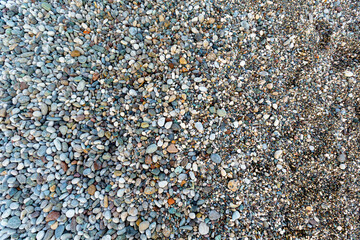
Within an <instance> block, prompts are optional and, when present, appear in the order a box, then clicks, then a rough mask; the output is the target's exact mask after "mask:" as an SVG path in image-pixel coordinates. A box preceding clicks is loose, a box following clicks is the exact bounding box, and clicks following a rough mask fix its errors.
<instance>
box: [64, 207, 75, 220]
mask: <svg viewBox="0 0 360 240" xmlns="http://www.w3.org/2000/svg"><path fill="white" fill-rule="evenodd" d="M73 216H75V210H74V209H69V210H67V211H66V217H68V218H72V217H73Z"/></svg>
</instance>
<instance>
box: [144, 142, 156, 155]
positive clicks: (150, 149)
mask: <svg viewBox="0 0 360 240" xmlns="http://www.w3.org/2000/svg"><path fill="white" fill-rule="evenodd" d="M156 150H157V146H156V144H151V145H149V146H148V147H147V148H146V153H148V154H151V153H154V152H156Z"/></svg>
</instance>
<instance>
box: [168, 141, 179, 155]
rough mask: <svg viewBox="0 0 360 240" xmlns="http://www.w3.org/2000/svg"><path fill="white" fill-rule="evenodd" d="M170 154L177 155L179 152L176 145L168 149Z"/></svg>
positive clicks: (171, 145)
mask: <svg viewBox="0 0 360 240" xmlns="http://www.w3.org/2000/svg"><path fill="white" fill-rule="evenodd" d="M166 150H167V151H168V152H169V153H177V152H178V151H179V150H178V149H177V148H176V146H175V144H173V143H172V144H170V145H169V146H168V147H167V149H166Z"/></svg>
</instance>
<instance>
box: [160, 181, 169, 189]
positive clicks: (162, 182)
mask: <svg viewBox="0 0 360 240" xmlns="http://www.w3.org/2000/svg"><path fill="white" fill-rule="evenodd" d="M158 184H159V187H160V188H164V187H166V186H167V185H168V182H167V181H160V182H158Z"/></svg>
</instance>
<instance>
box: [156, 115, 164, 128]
mask: <svg viewBox="0 0 360 240" xmlns="http://www.w3.org/2000/svg"><path fill="white" fill-rule="evenodd" d="M157 124H158V125H159V127H163V126H164V125H165V118H164V117H161V118H159V120H158V121H157Z"/></svg>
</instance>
